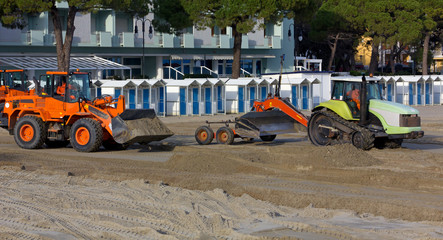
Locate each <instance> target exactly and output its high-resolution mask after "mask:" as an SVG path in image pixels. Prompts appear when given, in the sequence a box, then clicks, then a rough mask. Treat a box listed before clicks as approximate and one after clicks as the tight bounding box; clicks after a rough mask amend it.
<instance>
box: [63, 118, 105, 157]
mask: <svg viewBox="0 0 443 240" xmlns="http://www.w3.org/2000/svg"><path fill="white" fill-rule="evenodd" d="M102 142H103V128H102V127H101V126H100V123H99V122H97V121H96V120H94V119H92V118H82V119H79V120H77V121H76V122H75V123H74V124H73V125H72V128H71V145H72V147H73V148H74V149H75V150H77V151H79V152H95V151H97V150H98V149H99V148H100V146H101V145H102Z"/></svg>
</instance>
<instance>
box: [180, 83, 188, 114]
mask: <svg viewBox="0 0 443 240" xmlns="http://www.w3.org/2000/svg"><path fill="white" fill-rule="evenodd" d="M186 105H187V103H186V88H180V115H186Z"/></svg>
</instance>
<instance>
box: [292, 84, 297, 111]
mask: <svg viewBox="0 0 443 240" xmlns="http://www.w3.org/2000/svg"><path fill="white" fill-rule="evenodd" d="M297 90H298V89H297V86H296V85H292V105H294V106H295V107H297Z"/></svg>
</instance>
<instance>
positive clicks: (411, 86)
mask: <svg viewBox="0 0 443 240" xmlns="http://www.w3.org/2000/svg"><path fill="white" fill-rule="evenodd" d="M414 95H415V93H414V84H413V83H409V105H414Z"/></svg>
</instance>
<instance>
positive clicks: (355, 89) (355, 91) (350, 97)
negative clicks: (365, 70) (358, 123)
mask: <svg viewBox="0 0 443 240" xmlns="http://www.w3.org/2000/svg"><path fill="white" fill-rule="evenodd" d="M360 87H361V84H360V83H359V82H347V83H346V86H345V92H346V97H345V102H346V103H347V104H348V106H349V110H351V113H352V116H353V117H358V116H359V115H360Z"/></svg>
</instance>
